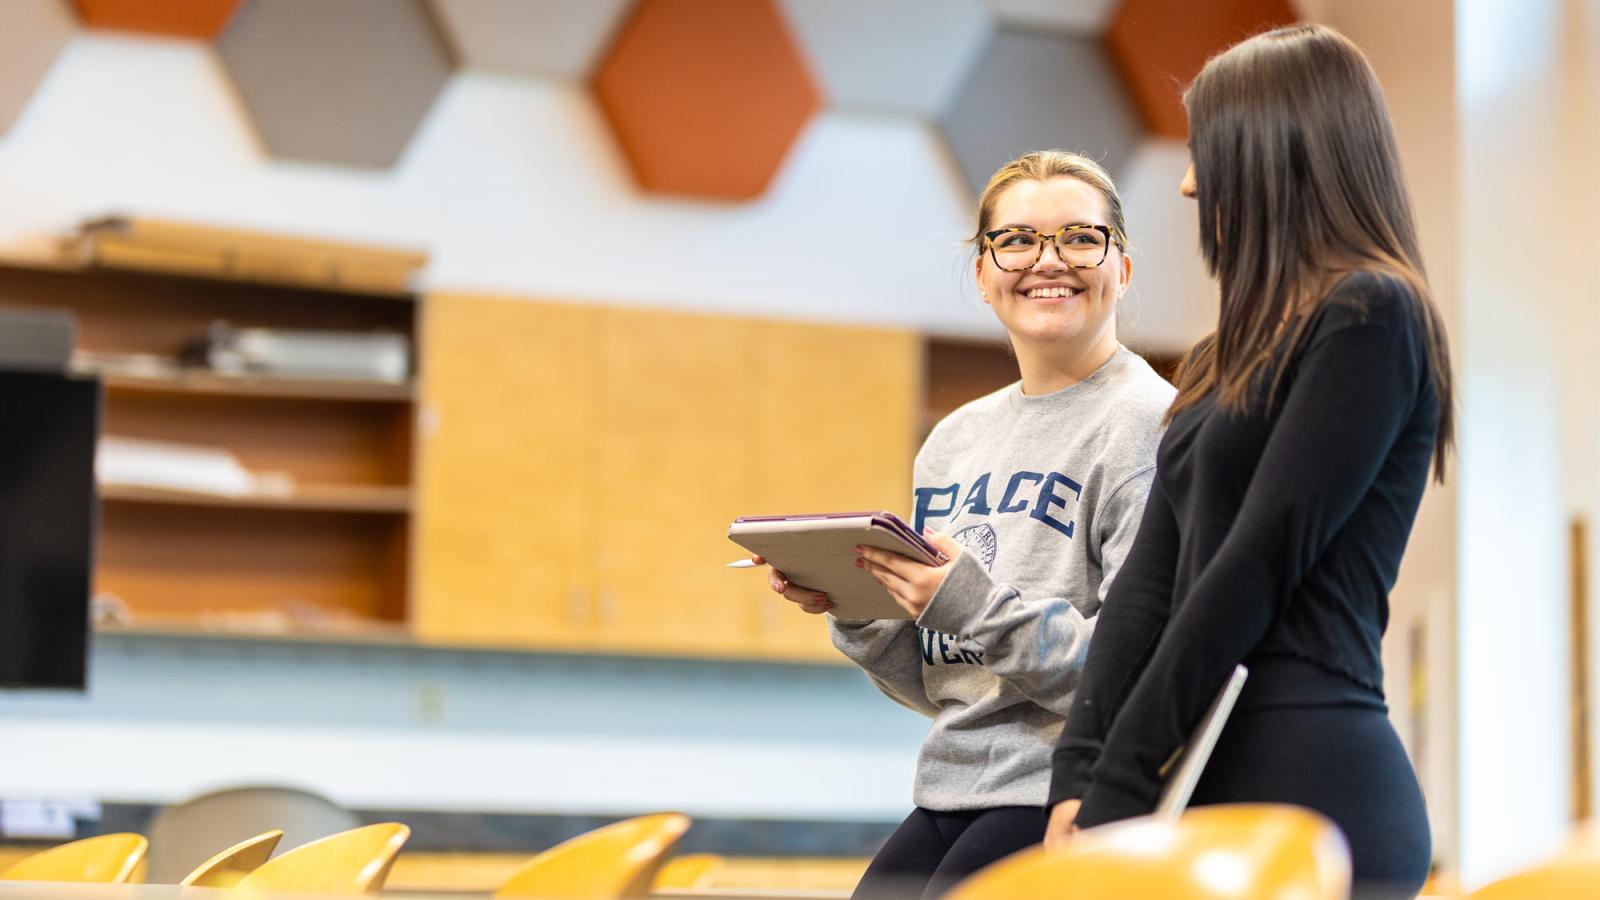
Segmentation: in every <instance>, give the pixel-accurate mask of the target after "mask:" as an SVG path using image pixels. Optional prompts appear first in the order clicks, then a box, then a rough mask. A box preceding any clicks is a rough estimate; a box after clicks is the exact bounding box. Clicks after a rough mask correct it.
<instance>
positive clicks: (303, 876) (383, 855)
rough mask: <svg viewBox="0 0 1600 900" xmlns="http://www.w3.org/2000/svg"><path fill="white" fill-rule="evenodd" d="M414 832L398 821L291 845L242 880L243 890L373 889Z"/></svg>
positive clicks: (324, 891) (338, 891)
mask: <svg viewBox="0 0 1600 900" xmlns="http://www.w3.org/2000/svg"><path fill="white" fill-rule="evenodd" d="M410 836H411V829H410V828H407V827H406V826H404V825H401V824H400V823H398V822H384V823H382V824H379V825H367V826H365V827H362V828H353V829H351V830H349V831H344V832H340V833H339V834H335V835H329V836H328V837H325V838H323V839H321V840H319V841H312V842H311V843H309V844H305V845H303V846H300V847H296V848H294V849H293V850H290V851H288V852H286V853H284V854H282V855H281V856H279V857H278V858H277V859H273V860H269V861H268V862H267V863H265V864H264V865H262V866H261V867H260V868H258V869H256V870H255V871H254V872H251V873H250V874H249V875H246V876H245V877H244V878H242V879H240V881H239V884H238V888H239V889H240V890H251V891H262V892H279V893H285V894H293V893H300V894H373V893H377V891H378V890H379V889H380V888H382V887H383V880H384V879H385V878H387V877H388V875H389V868H390V867H391V866H393V865H394V858H395V856H396V855H397V854H399V852H400V848H401V847H402V846H404V845H405V842H406V838H408V837H410Z"/></svg>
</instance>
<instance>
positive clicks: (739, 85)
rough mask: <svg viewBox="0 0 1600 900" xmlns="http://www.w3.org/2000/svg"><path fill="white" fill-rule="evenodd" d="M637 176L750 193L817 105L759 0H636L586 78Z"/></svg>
mask: <svg viewBox="0 0 1600 900" xmlns="http://www.w3.org/2000/svg"><path fill="white" fill-rule="evenodd" d="M593 89H594V94H595V98H596V99H597V100H598V101H599V104H600V109H601V111H602V112H603V113H604V114H605V117H606V119H607V120H609V122H610V124H611V128H612V131H613V132H614V133H615V134H616V136H617V140H618V142H619V143H620V144H621V145H622V151H623V154H624V155H625V156H626V157H627V160H628V163H629V165H630V166H631V167H632V169H633V173H634V177H635V178H636V180H637V181H638V183H639V185H640V186H641V187H643V188H644V189H645V190H648V191H657V192H661V193H669V194H684V195H689V196H694V197H705V198H715V199H724V200H744V199H749V198H753V197H755V196H757V195H759V194H760V193H761V192H762V191H763V190H765V189H766V186H767V184H768V182H770V181H771V180H772V176H773V174H774V173H775V172H776V171H777V169H778V165H779V164H780V163H781V162H782V161H783V158H784V156H785V155H786V154H787V153H788V151H789V146H790V145H791V144H792V143H794V140H795V137H796V136H797V135H798V134H799V133H800V129H801V128H802V127H804V125H805V123H806V121H807V120H808V119H810V118H811V114H812V113H813V112H815V111H816V109H817V107H818V106H819V98H818V92H817V88H816V86H815V85H814V84H813V83H812V81H811V77H810V74H809V73H808V72H807V71H806V67H805V64H804V62H802V60H801V56H800V51H799V49H798V48H797V47H796V45H795V42H794V39H793V37H792V36H791V35H790V33H789V31H788V29H787V28H786V27H785V25H784V21H783V19H782V17H781V16H780V14H779V12H778V10H777V9H776V7H775V6H774V5H773V3H772V2H771V0H641V2H640V3H639V4H638V6H637V7H636V8H635V9H634V11H633V14H632V15H631V16H630V17H629V18H628V20H627V21H626V22H625V23H624V24H623V26H622V29H621V31H620V32H619V33H618V35H617V39H616V42H615V43H614V44H613V46H612V48H611V50H610V52H609V53H607V54H606V55H605V57H604V58H603V59H602V60H601V62H600V65H599V68H598V70H597V71H596V73H595V77H594V81H593Z"/></svg>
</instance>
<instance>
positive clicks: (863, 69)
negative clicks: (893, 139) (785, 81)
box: [782, 0, 991, 116]
mask: <svg viewBox="0 0 1600 900" xmlns="http://www.w3.org/2000/svg"><path fill="white" fill-rule="evenodd" d="M782 4H783V11H784V13H785V15H787V16H788V19H789V23H790V24H791V25H792V26H793V27H794V30H795V33H796V34H797V35H798V36H799V38H800V43H801V46H802V47H803V48H804V49H805V51H806V55H807V56H808V57H809V58H810V60H811V63H812V66H811V68H812V71H814V72H816V73H817V76H818V77H819V78H820V79H821V80H822V84H823V87H824V88H825V89H826V92H827V95H828V101H829V104H830V105H831V106H839V107H846V108H853V109H870V110H888V111H891V112H912V113H920V114H923V115H927V116H932V115H934V114H935V113H937V112H938V111H939V110H940V109H941V108H943V106H944V104H945V102H946V101H947V100H948V99H949V97H950V95H951V93H953V92H954V91H955V89H956V88H957V87H959V86H960V85H961V82H962V80H963V79H965V78H966V74H967V70H968V68H969V67H970V66H971V65H972V63H973V61H974V60H975V59H976V58H977V55H978V51H979V50H981V49H982V48H983V45H984V43H985V42H986V41H987V40H988V37H989V31H990V27H991V25H990V20H989V17H988V16H987V15H986V14H985V12H984V8H983V4H982V3H981V2H979V0H940V2H939V3H928V2H926V0H874V2H872V3H862V2H861V0H782ZM908 23H915V24H914V25H908Z"/></svg>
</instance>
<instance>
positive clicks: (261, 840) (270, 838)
mask: <svg viewBox="0 0 1600 900" xmlns="http://www.w3.org/2000/svg"><path fill="white" fill-rule="evenodd" d="M282 838H283V832H282V831H279V830H278V829H276V828H274V829H273V830H271V831H268V832H266V833H264V834H258V835H256V836H255V837H253V838H245V839H244V840H242V841H240V842H239V843H237V844H234V845H233V846H232V847H229V848H228V849H226V850H223V851H222V852H220V853H218V854H217V855H216V856H213V857H211V858H210V859H208V860H206V861H205V862H203V863H201V864H200V865H199V866H196V867H195V870H194V871H193V872H190V873H189V874H188V875H185V876H184V877H183V880H182V881H180V882H178V883H179V884H185V885H189V884H192V885H194V886H195V887H213V888H231V887H234V886H236V885H237V884H238V883H239V882H240V881H243V880H244V877H245V876H246V875H249V874H250V873H251V872H254V871H255V870H256V869H259V868H261V866H262V865H263V864H264V863H266V861H267V860H268V859H270V858H271V857H272V851H273V850H275V849H277V847H278V841H280V840H282Z"/></svg>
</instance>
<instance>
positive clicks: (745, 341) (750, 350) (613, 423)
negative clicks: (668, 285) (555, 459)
mask: <svg viewBox="0 0 1600 900" xmlns="http://www.w3.org/2000/svg"><path fill="white" fill-rule="evenodd" d="M601 321H602V327H601V330H600V338H599V350H598V361H599V370H598V387H599V394H598V396H599V399H598V403H597V404H596V412H597V414H598V419H597V423H596V424H597V430H596V433H595V493H594V505H595V515H596V526H597V529H598V532H597V535H596V538H597V544H596V553H595V563H596V575H597V579H596V591H597V593H596V615H597V631H596V634H597V636H598V638H599V639H600V641H601V642H602V644H603V645H606V646H611V647H615V648H619V649H627V650H639V651H660V652H668V653H683V652H690V653H693V652H704V653H712V654H716V653H731V654H741V653H747V652H748V651H749V648H750V646H751V643H752V640H753V637H754V633H755V624H756V623H755V611H754V609H753V608H752V607H751V606H750V605H748V604H747V603H743V602H741V598H742V596H743V588H744V587H746V586H747V585H746V582H747V579H741V578H740V575H741V574H748V573H738V572H729V571H728V570H727V569H725V568H723V565H722V564H723V563H724V562H726V561H727V559H729V558H731V556H730V553H729V550H730V547H731V546H732V545H730V544H729V543H728V542H727V539H726V535H727V527H728V522H729V521H731V520H732V519H733V517H734V516H737V515H739V514H740V513H741V512H742V511H743V510H745V509H746V508H748V506H749V504H750V502H751V500H752V499H753V495H752V491H751V484H752V475H753V473H752V462H753V460H752V454H751V452H750V449H751V440H750V435H751V422H752V419H753V417H754V415H755V414H756V409H757V403H758V400H759V397H758V394H759V392H758V390H757V388H756V384H757V381H756V377H757V371H758V370H757V368H756V366H755V360H754V359H753V355H754V350H755V345H754V339H755V335H756V324H755V323H754V322H753V321H751V320H748V319H731V318H723V317H712V316H695V315H686V314H681V313H666V312H654V311H652V312H642V311H636V310H623V309H607V310H604V311H603V312H602V313H601Z"/></svg>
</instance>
